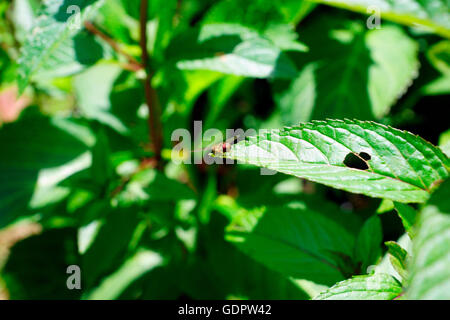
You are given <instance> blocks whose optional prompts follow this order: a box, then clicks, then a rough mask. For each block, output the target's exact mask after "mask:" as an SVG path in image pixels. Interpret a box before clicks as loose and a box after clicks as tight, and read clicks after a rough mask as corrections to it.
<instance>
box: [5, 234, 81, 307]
mask: <svg viewBox="0 0 450 320" xmlns="http://www.w3.org/2000/svg"><path fill="white" fill-rule="evenodd" d="M17 227H20V225H18V226H17ZM17 227H16V228H17ZM22 227H24V228H25V227H26V225H23V226H22ZM22 232H24V231H22ZM75 235H76V234H75V230H74V229H72V228H62V229H51V230H48V231H45V232H43V233H42V234H39V235H36V236H32V237H30V238H27V239H25V240H23V241H20V242H18V243H17V244H15V245H14V247H12V249H11V253H10V255H9V259H8V261H7V263H6V265H5V266H4V268H3V269H2V270H1V276H2V278H3V280H4V281H5V283H6V286H7V288H8V291H9V294H10V298H11V299H17V300H36V299H44V300H45V299H78V298H79V295H80V291H79V290H68V289H67V285H66V281H67V278H68V277H69V274H67V273H66V270H67V267H68V266H69V265H73V264H75V265H78V264H79V260H78V256H77V252H76V251H77V248H76V241H75ZM13 237H14V236H13ZM16 237H17V236H16Z"/></svg>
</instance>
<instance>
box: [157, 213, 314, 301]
mask: <svg viewBox="0 0 450 320" xmlns="http://www.w3.org/2000/svg"><path fill="white" fill-rule="evenodd" d="M227 222H228V221H227V220H225V219H224V218H223V216H222V215H220V214H213V215H212V216H211V221H210V223H209V225H208V228H206V229H205V230H204V232H202V233H201V234H200V235H199V236H200V238H199V240H198V241H199V246H200V248H198V250H201V251H202V252H205V253H206V254H202V255H201V256H199V257H198V259H197V260H196V262H195V263H194V264H193V265H192V266H188V271H187V275H186V276H182V279H181V281H180V282H181V283H183V287H184V288H185V290H187V292H188V294H189V296H191V297H193V298H194V299H308V296H307V295H306V294H305V292H303V291H302V289H301V288H300V287H299V286H298V284H297V283H296V282H295V281H292V279H290V278H287V277H285V276H284V275H283V274H281V273H279V272H278V271H277V270H273V269H270V268H267V267H266V266H265V265H264V264H261V263H260V262H258V261H255V260H254V259H252V257H251V256H248V255H246V254H245V253H244V252H242V251H241V250H239V249H238V248H236V247H235V246H234V245H232V244H231V243H230V242H227V241H225V240H224V229H225V226H226V223H227ZM178 274H179V273H178ZM155 289H156V288H155Z"/></svg>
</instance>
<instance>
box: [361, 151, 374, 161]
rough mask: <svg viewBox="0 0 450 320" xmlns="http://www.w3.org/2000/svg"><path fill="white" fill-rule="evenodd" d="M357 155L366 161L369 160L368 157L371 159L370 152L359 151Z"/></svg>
mask: <svg viewBox="0 0 450 320" xmlns="http://www.w3.org/2000/svg"><path fill="white" fill-rule="evenodd" d="M359 156H360V157H361V158H363V159H364V160H366V161H369V160H370V159H372V157H371V156H370V154H368V153H366V152H360V153H359Z"/></svg>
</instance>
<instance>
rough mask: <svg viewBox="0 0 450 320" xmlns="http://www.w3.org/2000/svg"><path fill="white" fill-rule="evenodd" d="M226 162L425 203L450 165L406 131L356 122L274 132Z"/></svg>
mask: <svg viewBox="0 0 450 320" xmlns="http://www.w3.org/2000/svg"><path fill="white" fill-rule="evenodd" d="M222 156H224V157H227V158H230V159H235V160H237V161H238V162H239V163H243V164H252V165H256V166H259V167H264V168H268V169H272V170H276V171H279V172H282V173H285V174H290V175H294V176H297V177H300V178H305V179H309V180H311V181H314V182H318V183H323V184H325V185H328V186H331V187H334V188H338V189H343V190H346V191H349V192H354V193H362V194H365V195H368V196H371V197H380V198H387V199H391V200H395V201H399V202H424V201H426V200H427V198H428V197H429V192H430V190H431V189H432V188H433V187H434V186H435V185H436V184H439V183H440V181H442V180H443V179H445V178H447V177H448V175H449V173H448V168H449V167H450V160H449V159H448V158H447V157H446V156H445V155H444V154H443V153H442V152H441V150H440V149H439V148H436V147H434V146H433V145H431V144H430V143H428V142H426V141H425V140H423V139H421V138H420V137H418V136H415V135H413V134H411V133H409V132H406V131H400V130H397V129H394V128H392V127H388V126H384V125H380V124H377V123H374V122H363V121H357V120H354V121H352V120H345V121H342V120H328V121H313V122H310V123H304V124H300V125H299V126H294V127H286V128H284V129H279V130H272V131H270V132H266V133H264V134H261V135H259V136H256V137H247V138H246V139H245V140H244V141H241V142H239V143H237V144H234V145H232V146H231V148H230V150H229V151H228V152H226V153H225V154H223V155H222Z"/></svg>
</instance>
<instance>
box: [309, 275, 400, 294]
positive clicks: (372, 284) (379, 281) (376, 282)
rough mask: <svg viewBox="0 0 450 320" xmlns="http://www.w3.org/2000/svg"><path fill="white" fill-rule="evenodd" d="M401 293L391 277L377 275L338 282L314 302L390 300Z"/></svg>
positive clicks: (398, 285)
mask: <svg viewBox="0 0 450 320" xmlns="http://www.w3.org/2000/svg"><path fill="white" fill-rule="evenodd" d="M401 293H402V287H401V286H400V284H399V283H398V282H397V281H396V280H395V279H394V278H393V277H391V276H390V275H387V274H383V273H379V274H374V275H368V276H356V277H353V278H352V279H349V280H345V281H342V282H339V283H337V284H336V285H334V286H332V287H331V288H330V289H328V290H326V291H325V292H322V293H321V294H320V295H319V296H317V297H316V298H315V300H392V299H394V298H396V297H398V296H399V295H400V294H401Z"/></svg>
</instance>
